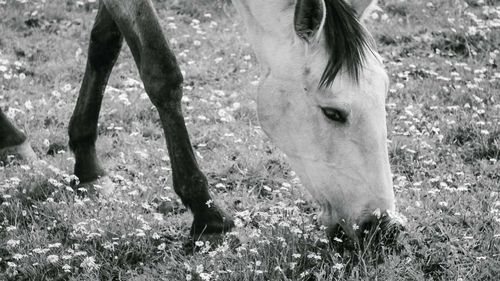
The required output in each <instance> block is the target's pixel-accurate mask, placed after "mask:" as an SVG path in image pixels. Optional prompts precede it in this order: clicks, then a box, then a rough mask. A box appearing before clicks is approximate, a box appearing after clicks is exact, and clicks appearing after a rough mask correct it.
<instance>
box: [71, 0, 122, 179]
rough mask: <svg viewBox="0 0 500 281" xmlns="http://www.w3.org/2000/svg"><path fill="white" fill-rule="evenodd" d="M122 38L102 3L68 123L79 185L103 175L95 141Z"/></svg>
mask: <svg viewBox="0 0 500 281" xmlns="http://www.w3.org/2000/svg"><path fill="white" fill-rule="evenodd" d="M122 45H123V37H122V35H121V33H120V30H119V29H118V26H117V25H116V24H115V22H114V21H113V19H112V18H111V15H110V14H109V13H108V11H107V9H106V8H105V7H104V5H103V4H102V3H100V5H99V10H98V13H97V16H96V19H95V23H94V26H93V28H92V31H91V35H90V44H89V49H88V58H87V66H86V69H85V75H84V77H83V81H82V85H81V88H80V93H79V96H78V101H77V103H76V106H75V109H74V111H73V115H72V117H71V121H70V124H69V146H70V148H71V150H72V151H73V153H74V154H75V170H74V172H75V175H76V176H77V177H78V178H79V179H80V182H81V183H89V182H93V181H95V180H97V179H98V178H99V177H101V176H103V175H104V174H105V171H104V169H103V168H101V165H100V164H99V161H98V159H97V155H96V150H95V142H96V139H97V121H98V118H99V111H100V109H101V103H102V98H103V94H104V90H105V87H106V84H107V82H108V78H109V75H110V73H111V70H112V68H113V65H114V64H115V62H116V59H117V58H118V55H119V53H120V50H121V47H122Z"/></svg>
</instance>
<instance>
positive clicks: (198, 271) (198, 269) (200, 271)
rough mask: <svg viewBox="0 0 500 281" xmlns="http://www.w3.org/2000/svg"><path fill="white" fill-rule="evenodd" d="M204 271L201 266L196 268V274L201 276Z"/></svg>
mask: <svg viewBox="0 0 500 281" xmlns="http://www.w3.org/2000/svg"><path fill="white" fill-rule="evenodd" d="M204 270H205V267H204V266H203V264H200V265H198V266H196V273H198V274H201V273H202V272H203V271H204Z"/></svg>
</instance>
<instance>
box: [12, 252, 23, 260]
mask: <svg viewBox="0 0 500 281" xmlns="http://www.w3.org/2000/svg"><path fill="white" fill-rule="evenodd" d="M23 257H24V256H23V255H21V254H15V255H13V256H12V258H13V259H15V260H17V261H18V260H20V259H22V258H23Z"/></svg>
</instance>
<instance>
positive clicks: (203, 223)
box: [190, 205, 234, 239]
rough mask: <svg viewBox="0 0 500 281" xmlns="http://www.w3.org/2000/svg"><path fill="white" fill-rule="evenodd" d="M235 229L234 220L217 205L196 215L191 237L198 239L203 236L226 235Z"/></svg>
mask: <svg viewBox="0 0 500 281" xmlns="http://www.w3.org/2000/svg"><path fill="white" fill-rule="evenodd" d="M233 228H234V221H233V219H232V218H231V217H230V216H229V215H227V214H226V213H224V212H223V211H222V210H221V209H220V208H219V207H217V206H216V205H213V206H211V207H210V208H209V209H208V210H206V211H205V212H203V213H201V214H195V216H194V221H193V224H192V226H191V233H190V234H191V237H193V238H194V239H197V238H199V237H201V236H202V235H212V234H215V235H217V234H224V233H228V232H230V231H231V229H233Z"/></svg>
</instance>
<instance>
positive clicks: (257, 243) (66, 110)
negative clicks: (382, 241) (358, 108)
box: [0, 0, 500, 281]
mask: <svg viewBox="0 0 500 281" xmlns="http://www.w3.org/2000/svg"><path fill="white" fill-rule="evenodd" d="M154 2H155V4H156V7H157V9H158V14H159V15H160V18H161V24H162V26H163V28H164V31H165V34H166V36H167V38H168V40H169V42H170V44H171V46H172V48H173V49H174V50H175V53H176V54H177V57H178V60H179V62H180V65H181V68H182V70H183V73H184V77H185V84H184V97H183V110H184V115H185V120H186V123H187V127H188V130H189V132H190V136H191V141H192V144H193V148H194V150H195V153H196V155H197V158H198V161H199V163H200V166H201V167H202V171H204V172H205V173H206V175H207V177H208V179H209V183H210V190H211V192H212V193H213V194H214V196H215V198H216V200H217V202H218V203H220V204H221V205H222V206H223V207H224V208H225V209H226V210H228V211H229V212H230V213H231V214H233V216H234V218H235V219H236V223H237V226H238V227H237V228H236V229H235V231H234V232H232V233H229V234H227V236H226V238H225V240H224V241H223V242H222V244H220V245H211V244H210V243H204V242H202V241H198V242H196V243H195V247H194V248H186V247H185V244H186V241H189V236H188V234H189V227H190V223H191V215H190V214H189V212H188V211H187V210H186V209H185V208H184V207H183V206H182V204H181V203H180V201H179V200H178V198H177V196H176V195H175V193H174V191H173V189H172V183H171V179H170V163H169V158H168V156H167V153H166V146H165V140H164V137H163V135H162V131H161V127H160V122H159V118H158V114H157V112H156V111H155V109H154V108H153V107H152V104H151V102H150V101H149V100H148V98H147V96H146V94H145V92H144V87H143V85H142V83H141V82H140V79H139V77H138V73H137V70H136V68H135V65H134V62H133V59H132V57H131V54H130V51H129V50H128V48H127V47H125V48H124V50H123V52H122V54H121V56H120V58H119V60H118V62H117V64H116V66H115V68H114V71H113V74H112V76H111V78H110V83H109V86H108V87H107V89H106V95H105V98H104V103H103V107H102V111H101V116H100V120H99V139H98V142H97V147H98V155H99V157H100V159H101V160H102V163H103V166H104V167H106V169H107V171H108V172H109V174H110V176H111V178H112V180H113V182H114V183H115V184H116V186H117V189H116V191H115V192H114V194H113V196H110V197H106V196H98V197H96V196H80V195H79V194H80V193H79V192H77V190H75V189H74V188H75V177H74V176H72V175H71V173H72V169H73V165H74V158H73V156H72V154H71V152H70V151H69V148H68V145H67V143H68V136H67V126H68V122H69V118H70V116H71V113H72V110H73V107H74V104H75V102H76V97H77V94H78V90H79V86H80V80H81V78H82V76H83V71H84V66H85V61H86V49H87V44H88V38H89V33H90V29H91V27H92V24H93V18H94V17H95V8H96V3H95V1H91V0H82V1H75V0H65V1H62V0H31V1H27V0H0V107H1V108H2V110H4V112H6V113H7V114H8V115H9V117H11V118H12V120H13V121H14V123H15V124H16V125H17V126H18V127H19V128H22V129H23V130H24V131H25V132H26V133H27V134H28V135H29V139H30V141H31V144H32V145H33V148H34V150H35V152H36V153H37V154H38V156H39V157H40V161H37V162H35V163H33V164H27V163H24V162H22V161H18V160H16V159H10V161H8V162H6V163H1V164H0V280H188V281H189V280H203V281H207V280H238V281H240V280H476V281H479V280H498V279H499V278H500V193H499V192H500V69H499V68H498V65H499V64H500V1H497V0H427V1H421V0H413V1H409V0H406V1H405V0H383V1H380V8H381V9H380V10H378V11H375V12H374V13H373V14H372V15H371V17H370V18H369V19H368V22H367V27H368V29H369V30H370V31H371V32H372V34H373V36H374V39H375V41H376V42H377V45H378V49H379V51H380V54H381V55H382V57H383V58H384V61H385V65H386V67H387V71H388V73H389V76H390V79H391V87H390V91H389V93H388V97H387V121H388V122H387V123H388V133H389V137H388V146H389V153H390V155H389V156H390V161H391V165H392V172H393V181H394V189H395V192H396V200H397V207H398V210H399V211H400V212H401V213H402V214H403V215H404V216H406V218H407V219H408V222H407V225H406V232H404V233H403V234H401V236H400V237H399V241H398V243H399V247H398V248H397V249H395V250H387V251H386V252H385V254H384V263H382V264H375V263H372V262H369V261H366V259H365V256H366V253H364V252H356V253H354V254H355V255H356V257H357V258H358V260H359V261H358V262H357V263H355V264H353V263H352V261H351V258H352V256H348V255H347V256H346V255H340V254H339V253H337V252H335V251H334V250H333V249H331V247H330V245H329V241H328V240H327V237H326V235H325V232H324V228H323V227H322V226H321V225H320V224H319V222H318V220H317V215H318V213H317V212H318V206H317V205H316V203H315V202H314V201H312V200H311V198H310V196H309V195H308V194H307V192H306V191H305V189H304V187H303V186H302V185H301V183H300V180H299V179H298V178H297V176H296V175H295V173H294V172H293V171H292V170H291V169H290V167H289V165H288V164H287V161H286V158H285V156H283V154H282V153H281V152H280V151H279V149H277V148H276V147H275V146H274V145H273V144H272V143H270V141H269V140H268V138H267V137H266V136H265V134H264V133H263V132H262V130H261V128H260V127H259V123H258V120H257V116H256V103H255V101H254V97H255V93H256V87H257V84H258V80H259V67H258V63H257V61H256V60H255V56H254V55H253V53H252V50H251V48H250V46H249V44H248V43H247V41H246V38H245V34H244V28H243V24H242V23H241V22H240V21H239V19H238V16H237V15H236V13H235V11H234V8H233V7H232V6H231V5H230V4H229V3H226V2H225V1H195V0H179V1H166V0H156V1H154ZM233 237H238V239H239V240H240V241H241V244H240V245H237V247H233V245H231V241H233V239H234V238H233ZM365 261H366V262H365Z"/></svg>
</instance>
